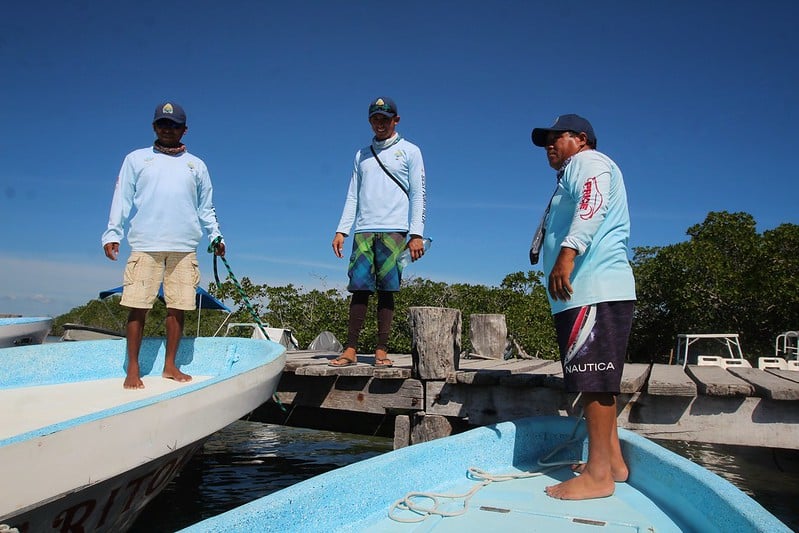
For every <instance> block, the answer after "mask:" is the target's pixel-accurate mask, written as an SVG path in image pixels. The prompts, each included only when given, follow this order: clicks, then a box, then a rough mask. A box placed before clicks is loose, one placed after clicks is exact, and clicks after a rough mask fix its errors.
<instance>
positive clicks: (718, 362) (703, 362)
mask: <svg viewBox="0 0 799 533" xmlns="http://www.w3.org/2000/svg"><path fill="white" fill-rule="evenodd" d="M696 364H697V366H720V367H722V368H724V366H725V365H724V359H722V358H721V357H719V356H717V355H697V356H696Z"/></svg>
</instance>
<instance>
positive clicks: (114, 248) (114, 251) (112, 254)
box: [103, 242, 119, 261]
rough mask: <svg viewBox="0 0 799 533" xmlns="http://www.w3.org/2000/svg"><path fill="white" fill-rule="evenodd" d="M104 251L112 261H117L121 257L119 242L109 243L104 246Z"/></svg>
mask: <svg viewBox="0 0 799 533" xmlns="http://www.w3.org/2000/svg"><path fill="white" fill-rule="evenodd" d="M103 251H104V252H105V256H106V257H107V258H108V259H110V260H111V261H116V260H117V256H118V255H119V243H118V242H107V243H105V245H103Z"/></svg>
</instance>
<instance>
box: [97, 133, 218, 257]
mask: <svg viewBox="0 0 799 533" xmlns="http://www.w3.org/2000/svg"><path fill="white" fill-rule="evenodd" d="M131 215H132V218H130V229H129V231H128V243H129V244H130V247H131V249H132V250H133V251H134V252H194V251H196V250H197V246H198V245H199V243H200V239H201V238H202V233H203V230H205V232H206V233H207V234H208V237H209V239H210V240H211V241H213V240H214V239H215V238H216V237H221V234H220V232H219V224H218V222H217V220H216V212H215V211H214V205H213V188H212V186H211V178H210V176H209V174H208V169H207V168H206V166H205V163H203V161H202V160H201V159H200V158H199V157H196V156H194V155H191V154H190V153H188V152H183V153H181V154H178V155H167V154H164V153H161V152H158V151H157V150H155V149H154V148H152V147H150V148H142V149H139V150H135V151H133V152H131V153H130V154H128V155H127V157H125V161H124V162H123V163H122V169H121V170H120V171H119V177H118V178H117V182H116V187H115V189H114V198H113V200H112V202H111V212H110V214H109V216H108V229H106V230H105V232H104V233H103V236H102V243H103V245H104V246H105V245H106V244H107V243H109V242H122V237H123V235H124V226H125V223H126V222H127V221H128V218H129V217H131Z"/></svg>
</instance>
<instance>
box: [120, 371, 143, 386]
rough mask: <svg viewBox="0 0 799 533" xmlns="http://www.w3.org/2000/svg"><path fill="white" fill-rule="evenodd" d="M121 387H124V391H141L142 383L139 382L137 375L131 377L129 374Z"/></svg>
mask: <svg viewBox="0 0 799 533" xmlns="http://www.w3.org/2000/svg"><path fill="white" fill-rule="evenodd" d="M122 386H123V387H125V388H126V389H143V388H144V382H143V381H142V380H141V378H140V377H139V376H137V375H133V376H131V375H130V374H128V375H127V376H125V383H124V384H123V385H122Z"/></svg>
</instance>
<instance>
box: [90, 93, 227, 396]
mask: <svg viewBox="0 0 799 533" xmlns="http://www.w3.org/2000/svg"><path fill="white" fill-rule="evenodd" d="M187 130H188V127H187V126H186V113H185V112H184V111H183V108H182V107H180V106H179V105H178V104H176V103H174V102H164V103H162V104H159V105H158V107H156V109H155V116H154V117H153V131H155V135H156V140H155V142H154V143H153V146H151V147H148V148H142V149H139V150H135V151H133V152H131V153H130V154H128V155H127V157H125V161H124V162H123V163H122V169H121V170H120V172H119V177H118V178H117V182H116V187H115V189H114V198H113V200H112V202H111V213H110V215H109V217H108V229H106V231H105V233H103V237H102V243H103V250H104V251H105V255H106V257H108V258H109V259H111V260H112V261H116V260H117V256H118V255H119V243H120V241H121V240H122V237H123V235H124V226H125V224H126V223H127V222H128V217H129V216H130V214H131V212H133V211H134V210H135V213H134V215H133V218H131V219H130V229H129V231H128V243H129V244H130V247H131V253H130V258H129V259H128V263H127V265H126V266H125V274H124V287H123V289H122V300H121V301H120V304H121V305H124V306H125V307H129V308H130V311H129V313H128V324H127V328H126V335H127V347H128V364H127V376H126V377H125V383H124V387H125V388H126V389H143V388H144V382H143V381H142V379H141V376H140V375H139V350H140V348H141V342H142V336H143V335H144V321H145V318H146V316H147V311H148V310H149V309H152V306H153V303H154V302H155V298H156V297H157V295H158V289H159V288H160V286H161V284H162V283H163V286H164V301H165V302H166V307H167V316H166V354H165V361H164V370H163V373H162V376H163V377H164V378H167V379H174V380H175V381H181V382H183V381H191V376H189V375H188V374H184V373H183V372H181V371H180V369H178V367H177V365H176V364H175V357H176V355H177V351H178V346H179V344H180V339H181V337H182V336H183V322H184V311H192V310H194V309H195V308H196V291H197V287H198V285H199V284H200V269H199V264H198V262H197V246H198V245H199V244H200V239H201V238H202V233H203V231H205V233H206V234H207V235H208V238H209V239H210V240H211V242H214V241H215V239H217V237H219V241H218V244H217V245H216V247H215V249H214V253H215V254H216V255H219V256H223V257H224V255H225V244H224V242H223V241H222V240H221V237H222V235H221V233H220V232H219V224H218V223H217V220H216V213H215V211H214V204H213V187H212V185H211V178H210V176H209V174H208V169H207V168H206V166H205V163H203V161H202V160H201V159H200V158H198V157H197V156H194V155H192V154H190V153H189V152H187V151H186V145H184V144H183V143H182V142H181V139H182V138H183V135H184V134H185V133H186V131H187Z"/></svg>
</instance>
